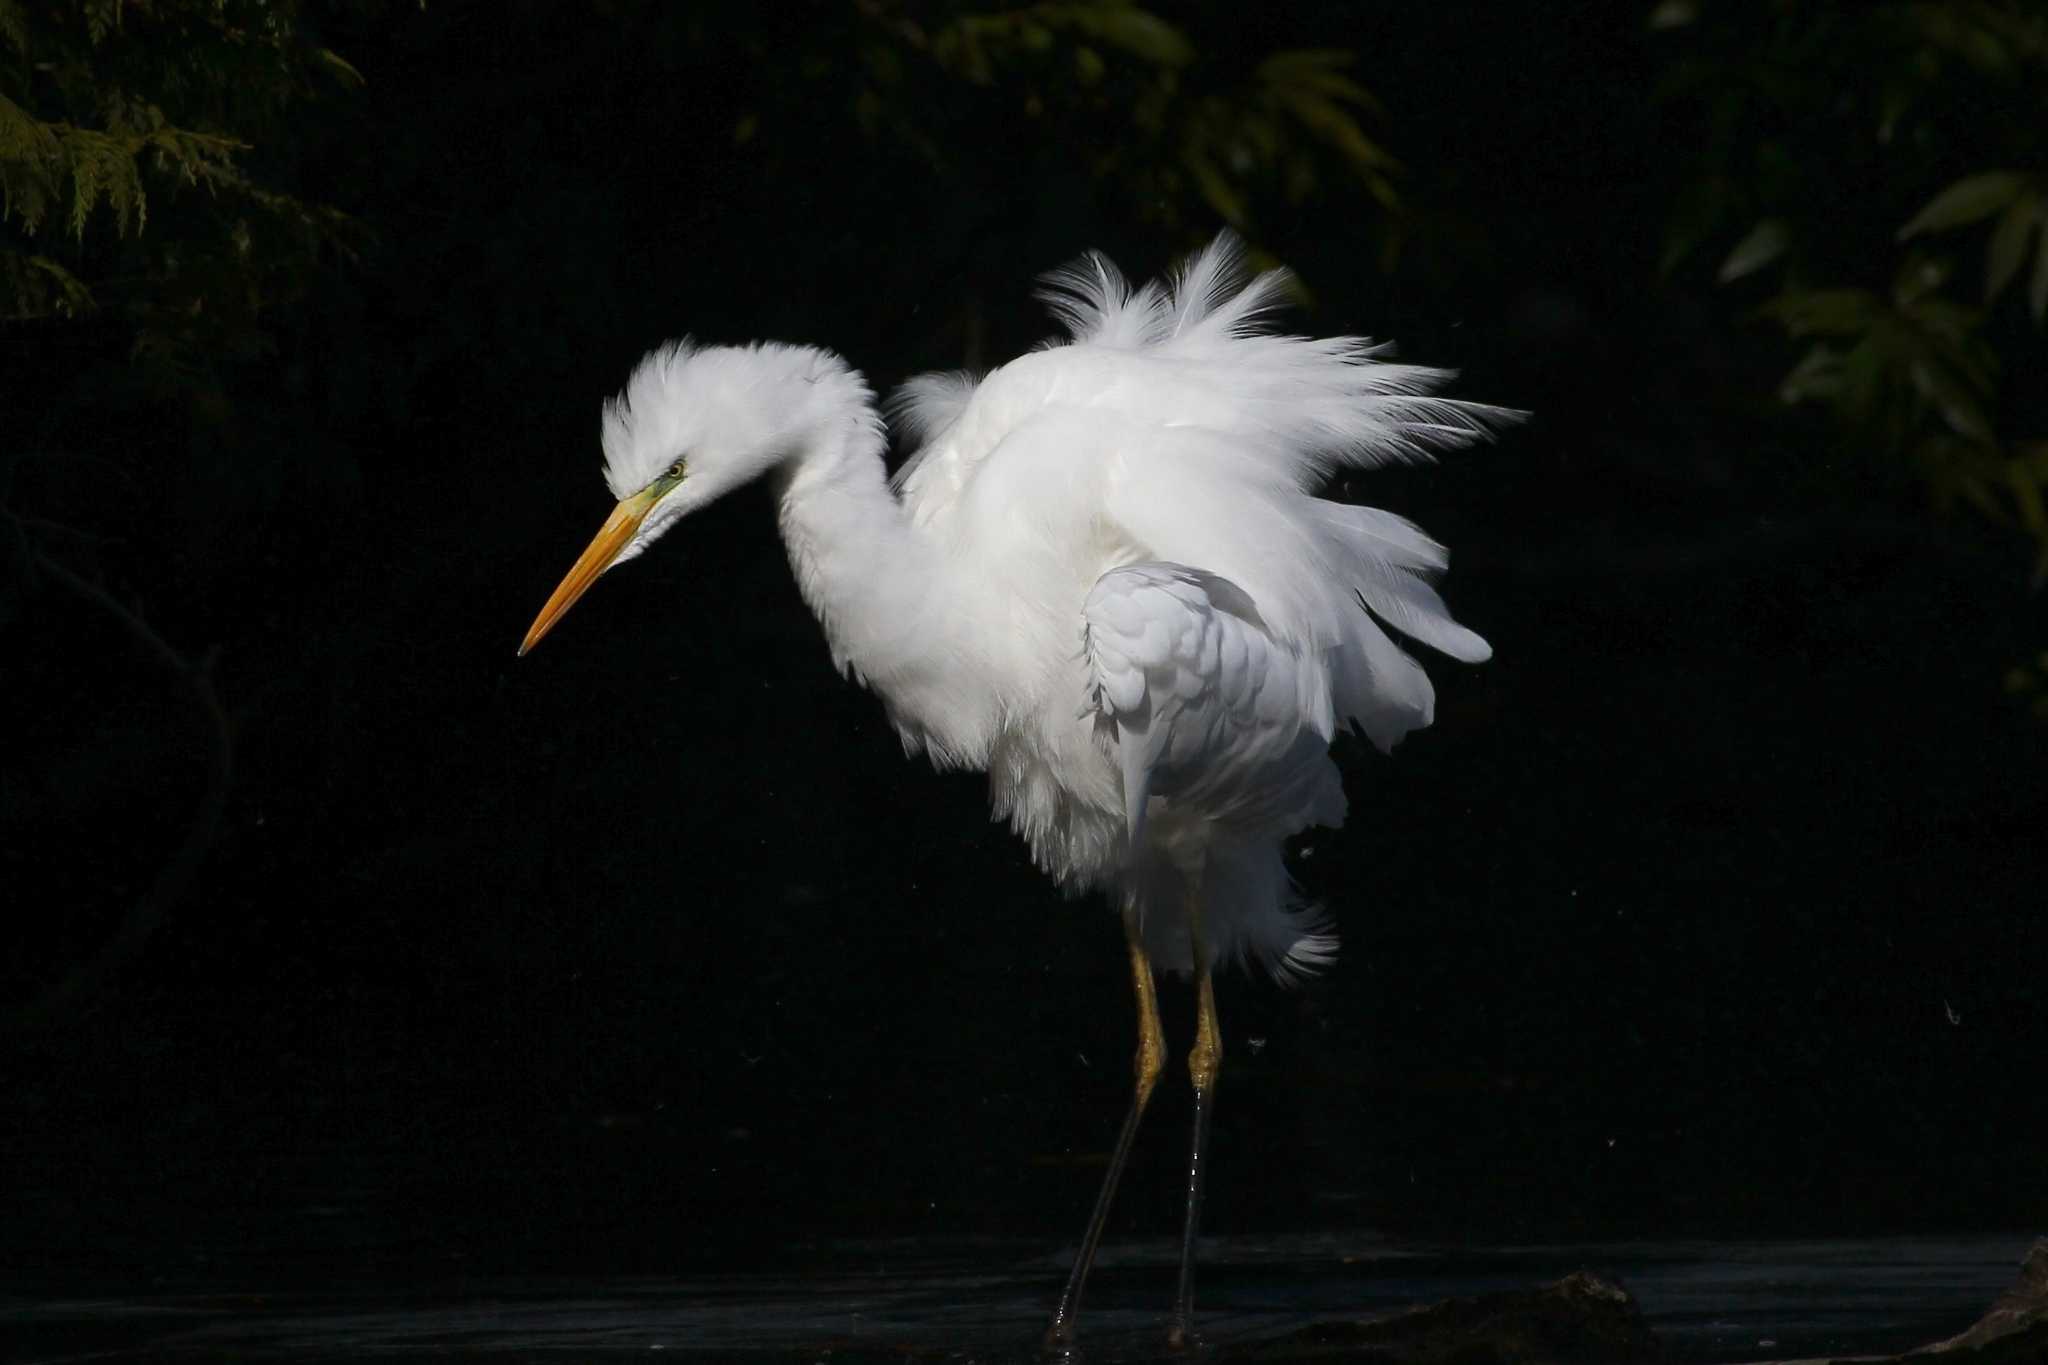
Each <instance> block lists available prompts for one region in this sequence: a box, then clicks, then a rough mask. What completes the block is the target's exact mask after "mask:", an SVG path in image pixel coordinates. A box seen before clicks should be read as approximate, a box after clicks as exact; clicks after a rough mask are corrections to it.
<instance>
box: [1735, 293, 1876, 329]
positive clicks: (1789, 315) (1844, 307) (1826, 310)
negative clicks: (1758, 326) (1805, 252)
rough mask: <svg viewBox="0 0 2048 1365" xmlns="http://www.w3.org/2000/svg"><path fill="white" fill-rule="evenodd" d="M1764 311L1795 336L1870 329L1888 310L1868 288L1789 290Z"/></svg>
mask: <svg viewBox="0 0 2048 1365" xmlns="http://www.w3.org/2000/svg"><path fill="white" fill-rule="evenodd" d="M1762 311H1763V312H1764V314H1765V315H1766V316H1769V317H1775V318H1777V319H1778V320H1779V321H1780V322H1782V323H1783V324H1784V325H1785V330H1786V331H1788V332H1790V333H1791V334H1792V335H1793V336H1807V335H1809V334H1812V333H1815V332H1818V333H1821V334H1823V335H1833V336H1850V335H1853V334H1855V333H1857V332H1863V331H1867V330H1869V328H1870V327H1871V326H1872V325H1873V324H1875V323H1876V322H1877V320H1878V319H1879V318H1880V317H1882V316H1883V313H1884V310H1883V308H1882V307H1881V306H1880V305H1879V304H1878V301H1877V296H1876V295H1874V294H1872V293H1871V292H1870V291H1869V290H1867V289H1788V290H1786V291H1785V292H1784V293H1782V294H1780V295H1778V297H1776V298H1774V299H1772V300H1771V301H1770V302H1769V303H1766V304H1765V305H1764V306H1763V310H1762Z"/></svg>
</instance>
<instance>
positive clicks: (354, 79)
mask: <svg viewBox="0 0 2048 1365" xmlns="http://www.w3.org/2000/svg"><path fill="white" fill-rule="evenodd" d="M312 55H313V60H314V61H316V62H318V63H319V64H320V65H322V66H324V67H326V68H327V69H328V70H329V71H331V72H333V73H334V75H335V76H336V77H337V78H338V79H339V80H340V81H341V83H342V84H343V85H345V86H347V87H349V88H350V89H351V90H360V89H362V88H363V86H364V85H366V84H368V82H366V81H365V80H364V79H363V73H362V72H360V71H358V70H356V69H355V67H354V66H352V65H350V64H349V61H348V59H347V58H346V57H344V56H342V55H341V54H340V53H339V52H336V51H335V50H334V49H333V48H331V47H316V48H314V49H313V54H312Z"/></svg>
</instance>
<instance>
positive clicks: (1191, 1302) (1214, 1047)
mask: <svg viewBox="0 0 2048 1365" xmlns="http://www.w3.org/2000/svg"><path fill="white" fill-rule="evenodd" d="M1188 930H1189V933H1190V934H1191V935H1192V936H1193V939H1194V949H1195V1045H1194V1047H1193V1048H1191V1049H1189V1051H1188V1079H1189V1080H1190V1081H1192V1082H1194V1087H1195V1124H1194V1137H1193V1139H1192V1140H1191V1141H1190V1143H1189V1145H1188V1211H1187V1222H1186V1223H1185V1224H1184V1225H1183V1226H1182V1229H1181V1238H1180V1289H1179V1291H1178V1292H1177V1293H1176V1294H1175V1295H1174V1298H1173V1322H1172V1325H1170V1326H1169V1327H1168V1328H1167V1329H1166V1344H1167V1345H1168V1346H1170V1347H1173V1348H1174V1349H1176V1350H1178V1349H1180V1348H1183V1347H1186V1346H1188V1345H1191V1344H1192V1343H1193V1340H1194V1317H1195V1238H1196V1236H1197V1235H1198V1234H1199V1233H1200V1232H1201V1227H1202V1177H1203V1175H1204V1173H1205V1172H1206V1171H1207V1170H1208V1147H1209V1109H1210V1102H1211V1101H1212V1099H1213V1098H1214V1096H1215V1094H1216V1072H1217V1071H1218V1070H1219V1069H1220V1068H1221V1067H1222V1065H1223V1031H1222V1029H1220V1028H1219V1027H1217V1023H1216V990H1215V987H1214V986H1213V984H1212V983H1211V981H1210V979H1209V945H1208V943H1207V942H1206V941H1205V939H1204V938H1203V936H1202V907H1201V902H1200V897H1199V896H1196V897H1194V898H1192V899H1191V902H1190V904H1189V906H1188Z"/></svg>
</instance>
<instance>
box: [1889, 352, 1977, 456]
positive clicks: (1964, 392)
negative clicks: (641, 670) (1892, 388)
mask: <svg viewBox="0 0 2048 1365" xmlns="http://www.w3.org/2000/svg"><path fill="white" fill-rule="evenodd" d="M1906 374H1907V376H1908V377H1909V378H1911V379H1912V381H1913V387H1914V389H1915V390H1917V391H1918V392H1919V394H1920V395H1921V397H1923V398H1925V399H1927V400H1928V401H1929V402H1931V403H1933V404H1934V406H1935V407H1936V408H1937V409H1938V410H1939V411H1940V413H1941V415H1942V418H1943V420H1944V421H1946V422H1947V423H1948V424H1949V426H1950V427H1951V428H1952V429H1954V430H1955V431H1956V432H1957V433H1958V434H1960V435H1963V436H1967V437H1969V438H1970V439H1971V440H1973V441H1981V442H1983V443H1985V444H1987V445H1988V444H1990V443H1991V442H1992V441H1994V440H1996V439H1997V438H1996V437H1994V436H1993V435H1992V434H1991V422H1990V419H1988V418H1987V417H1986V416H1985V415H1984V406H1983V404H1982V403H1980V402H1979V401H1978V399H1977V395H1976V394H1974V393H1972V392H1971V391H1970V386H1969V385H1968V384H1966V383H1964V382H1963V381H1962V380H1960V379H1958V378H1957V377H1956V376H1955V375H1954V374H1953V373H1951V372H1950V370H1949V369H1948V367H1947V366H1945V365H1943V364H1942V363H1941V362H1939V361H1937V360H1935V359H1934V358H1933V357H1932V356H1927V355H1921V356H1916V357H1914V359H1913V360H1912V362H1911V363H1910V364H1908V365H1907V367H1906Z"/></svg>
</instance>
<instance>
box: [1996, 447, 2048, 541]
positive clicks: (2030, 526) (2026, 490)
mask: <svg viewBox="0 0 2048 1365" xmlns="http://www.w3.org/2000/svg"><path fill="white" fill-rule="evenodd" d="M2006 478H2007V482H2009V483H2010V484H2011V485H2012V500H2013V504H2014V505H2015V506H2017V507H2018V508H2019V509H2020V525H2022V526H2024V527H2025V528H2026V529H2027V530H2029V531H2031V532H2032V533H2033V534H2035V535H2037V536H2048V506H2043V505H2042V502H2041V485H2040V484H2039V483H2038V482H2036V481H2035V479H2034V475H2033V471H2031V470H2029V469H2026V468H2024V467H2022V466H2020V465H2018V464H2009V465H2007V466H2006Z"/></svg>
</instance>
